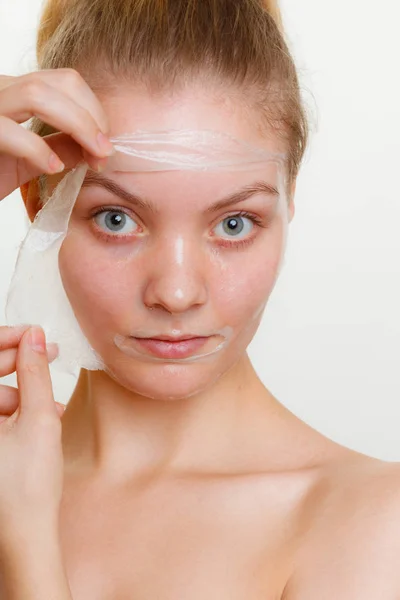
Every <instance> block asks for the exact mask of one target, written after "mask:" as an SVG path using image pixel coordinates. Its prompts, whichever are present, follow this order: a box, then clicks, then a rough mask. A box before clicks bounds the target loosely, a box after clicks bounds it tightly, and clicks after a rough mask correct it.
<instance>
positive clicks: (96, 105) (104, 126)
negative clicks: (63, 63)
mask: <svg viewBox="0 0 400 600" xmlns="http://www.w3.org/2000/svg"><path fill="white" fill-rule="evenodd" d="M29 75H30V76H33V75H35V76H39V77H41V78H43V81H45V82H46V83H47V84H48V85H51V86H53V87H56V88H58V89H60V90H62V91H63V92H64V94H66V95H67V96H69V98H70V99H71V100H74V101H75V102H77V103H78V104H79V105H80V106H82V108H85V109H86V110H87V111H88V112H89V113H90V114H91V115H92V117H93V119H94V120H95V121H96V123H97V126H98V128H99V129H100V131H102V132H103V133H104V134H106V135H107V134H108V133H109V120H108V117H107V114H106V112H105V110H104V108H103V105H102V104H101V102H100V100H99V98H98V97H97V96H96V94H95V93H94V91H93V90H92V89H91V87H90V86H89V84H88V83H87V82H86V81H85V79H84V78H83V77H82V75H81V74H80V73H79V72H78V71H76V70H75V69H68V68H66V69H43V70H42V71H38V72H37V73H35V74H28V76H29Z"/></svg>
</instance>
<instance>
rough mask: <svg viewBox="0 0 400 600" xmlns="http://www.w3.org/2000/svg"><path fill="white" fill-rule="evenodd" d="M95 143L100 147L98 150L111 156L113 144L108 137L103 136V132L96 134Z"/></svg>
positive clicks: (113, 150)
mask: <svg viewBox="0 0 400 600" xmlns="http://www.w3.org/2000/svg"><path fill="white" fill-rule="evenodd" d="M97 145H98V147H99V149H100V152H102V153H103V154H105V155H106V156H111V155H112V154H114V153H115V149H114V146H113V145H112V143H111V142H110V140H109V139H108V137H107V136H105V135H104V133H101V131H100V132H99V133H98V134H97Z"/></svg>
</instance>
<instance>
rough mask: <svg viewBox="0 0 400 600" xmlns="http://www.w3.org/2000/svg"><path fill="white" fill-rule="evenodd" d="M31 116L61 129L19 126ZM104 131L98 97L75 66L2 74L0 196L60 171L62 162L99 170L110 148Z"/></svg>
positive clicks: (106, 127)
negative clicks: (47, 130)
mask: <svg viewBox="0 0 400 600" xmlns="http://www.w3.org/2000/svg"><path fill="white" fill-rule="evenodd" d="M33 116H36V117H39V118H40V119H41V120H42V121H44V122H45V123H47V124H48V125H51V126H52V127H54V128H55V129H57V130H59V131H60V132H61V133H55V134H52V135H48V136H46V137H44V138H41V137H40V136H38V135H36V134H35V133H33V132H32V131H29V130H27V129H25V127H22V126H21V125H20V124H21V123H24V122H25V121H28V120H29V119H30V118H32V117H33ZM108 131H109V125H108V119H107V116H106V114H105V112H104V109H103V107H102V105H101V103H100V101H99V99H98V98H97V96H96V95H95V94H94V92H93V91H92V90H91V88H90V87H89V85H88V84H87V83H86V81H85V80H84V79H83V78H82V76H81V75H80V74H79V73H78V72H77V71H75V70H73V69H49V70H43V71H37V72H34V73H28V74H26V75H21V76H19V77H11V76H8V75H0V200H2V199H3V198H5V197H6V196H8V194H10V193H11V192H13V191H14V190H15V189H17V188H18V187H20V186H21V185H23V184H24V183H27V182H28V181H30V180H32V179H34V178H35V177H38V176H39V175H42V174H45V173H46V174H49V175H52V174H55V173H59V172H61V171H62V170H63V165H62V164H60V163H64V166H65V168H67V169H71V168H73V167H75V166H76V165H77V164H78V163H79V162H80V161H81V160H82V159H84V160H85V161H86V162H87V163H88V164H89V166H90V167H91V168H92V169H94V170H98V167H99V165H101V166H103V165H104V164H105V163H106V162H107V157H108V156H110V155H111V154H112V152H113V148H112V144H111V142H110V141H109V140H108V138H107V134H108ZM60 159H61V160H60Z"/></svg>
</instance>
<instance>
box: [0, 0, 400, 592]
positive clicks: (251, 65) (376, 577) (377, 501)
mask: <svg viewBox="0 0 400 600" xmlns="http://www.w3.org/2000/svg"><path fill="white" fill-rule="evenodd" d="M38 60H39V65H40V67H41V69H43V70H42V71H39V72H38V73H31V74H28V75H25V76H22V77H16V78H12V77H2V78H1V81H0V115H2V116H1V117H0V132H1V133H0V151H1V152H2V155H1V161H0V165H1V171H0V173H1V178H0V186H1V187H0V197H5V196H6V195H8V194H9V193H10V192H11V191H12V190H14V189H16V188H17V187H18V186H21V189H22V193H23V197H24V200H25V203H26V208H27V211H28V214H29V216H30V218H31V219H32V220H33V219H34V217H35V215H36V214H37V212H38V210H39V209H40V207H41V206H42V204H43V203H44V202H45V200H46V196H47V195H49V194H51V191H52V190H53V189H54V187H55V185H56V183H57V182H58V181H59V180H60V179H61V178H62V177H63V175H64V173H63V171H64V168H65V169H67V170H68V169H71V168H73V167H74V166H75V165H76V164H77V163H78V162H79V161H80V160H81V158H82V156H83V157H84V158H85V160H86V161H87V162H88V164H89V166H90V167H91V171H90V172H89V173H90V176H89V179H88V181H87V185H85V186H84V187H83V188H82V190H81V193H80V195H79V197H78V200H77V203H76V206H75V208H74V212H73V215H72V217H71V218H72V220H74V226H75V229H74V233H77V235H74V236H71V238H68V240H67V243H66V244H64V245H63V247H62V250H61V253H60V271H61V275H62V279H63V283H64V286H65V289H66V292H67V295H68V298H69V300H70V302H71V305H72V307H73V309H74V312H75V315H76V317H77V319H78V321H79V323H80V325H81V327H82V330H83V331H84V333H85V335H86V337H87V338H88V340H89V341H90V343H91V345H92V346H93V347H94V348H95V349H96V350H98V351H99V352H100V354H101V356H102V357H103V359H104V361H105V363H106V366H107V369H106V370H104V371H86V370H82V371H81V373H80V376H79V379H78V383H77V386H76V389H75V391H74V393H73V395H72V398H71V400H70V402H69V403H68V406H67V409H66V411H65V414H64V415H63V416H62V419H61V418H60V416H61V414H62V411H61V409H57V410H56V409H55V404H54V401H53V397H52V393H51V382H50V377H49V372H48V361H51V360H52V359H54V357H55V356H56V350H55V349H54V348H52V347H50V348H48V350H47V354H46V350H45V345H44V344H45V340H44V336H43V332H42V331H41V329H40V328H37V327H35V328H29V327H26V328H22V329H14V328H6V327H4V328H2V329H1V334H0V335H1V341H0V344H1V348H2V349H3V350H2V355H1V359H0V360H1V362H0V368H1V372H2V375H6V374H8V373H11V372H13V371H14V370H16V371H17V376H18V385H19V393H18V395H17V392H16V391H13V390H10V389H4V390H3V391H2V395H1V402H2V413H3V421H2V423H1V424H0V425H1V430H0V449H1V451H0V456H1V461H0V482H1V483H0V485H1V489H2V496H1V499H0V524H1V528H0V531H1V535H0V575H1V585H2V595H1V594H0V597H4V598H7V600H8V599H10V600H11V599H13V600H14V599H17V598H18V599H22V598H23V599H24V600H30V599H34V598H35V599H36V598H41V599H42V598H54V599H57V600H58V599H62V600H64V599H71V598H73V599H74V600H80V599H86V598H99V599H103V598H104V599H106V598H113V599H114V598H124V599H125V598H126V599H128V598H129V599H131V598H132V599H133V598H160V599H163V600H164V599H165V600H167V599H174V600H175V599H176V598H184V599H185V600H189V599H190V600H194V599H198V598H199V599H200V598H201V599H202V600H203V599H204V598H207V599H214V598H215V599H217V598H218V600H223V599H227V600H228V599H229V600H234V599H238V600H239V599H240V600H242V599H243V600H244V599H246V600H248V599H251V600H253V599H254V600H256V599H260V600H261V599H262V600H273V599H277V598H285V599H289V600H300V599H303V598H304V599H305V598H306V599H307V600H314V599H315V600H317V599H318V600H321V599H322V598H324V599H332V600H333V599H335V600H336V599H338V598H340V599H341V600H347V599H348V600H355V599H357V598H360V599H362V600H367V599H371V600H372V599H374V600H376V599H377V598H385V599H386V598H395V597H397V595H398V594H399V588H400V581H399V579H400V578H399V576H398V575H397V569H396V564H395V563H396V561H397V552H396V551H397V550H398V546H399V544H398V541H397V540H398V539H399V535H398V531H397V530H398V528H399V525H398V523H399V519H398V516H397V513H398V508H397V506H398V504H399V503H398V500H399V496H400V492H399V491H398V490H399V484H398V481H399V475H398V471H399V470H398V467H397V465H396V464H389V463H384V462H382V461H378V460H375V459H371V458H369V457H366V456H363V455H361V454H359V453H356V452H353V451H351V450H349V449H347V448H344V447H342V446H340V445H338V444H336V443H334V442H332V441H331V440H329V439H327V438H325V437H324V436H322V435H321V434H319V433H318V432H316V431H314V430H313V429H312V428H310V427H309V426H307V425H306V424H305V423H303V422H302V421H301V420H300V419H298V418H296V417H295V416H294V415H293V414H292V413H291V412H290V411H288V410H287V409H286V408H285V407H283V406H282V405H281V404H280V403H279V401H278V400H277V399H276V398H274V397H273V395H272V394H271V393H270V392H269V391H268V390H267V389H266V388H265V386H264V385H263V384H262V383H261V381H260V380H259V378H258V377H257V375H256V373H255V371H254V369H253V368H252V365H251V363H250V361H249V358H248V356H247V353H246V348H247V346H248V344H249V343H250V341H251V339H252V337H253V336H254V334H255V331H256V329H257V326H258V324H259V320H260V318H261V315H260V314H258V313H256V314H258V317H257V318H256V319H255V318H254V314H255V312H256V309H257V307H259V306H260V305H262V304H263V303H264V304H265V303H266V302H267V300H268V297H269V295H270V293H271V291H272V289H273V286H274V283H275V280H276V275H277V273H278V268H279V258H280V256H279V250H280V243H281V240H277V242H276V245H275V246H274V247H273V248H272V249H271V248H270V247H269V254H268V260H267V259H266V254H265V250H266V248H267V244H268V243H269V242H268V239H269V238H268V226H267V223H266V221H267V218H266V216H265V214H264V213H263V209H262V203H261V205H260V197H261V196H262V194H260V193H258V194H256V193H255V194H253V195H252V196H250V197H248V198H247V199H246V200H245V201H244V202H243V203H241V204H240V205H239V204H236V205H231V206H229V207H225V208H224V209H220V210H219V211H217V212H215V213H213V216H212V217H211V216H210V214H209V209H210V206H211V205H212V204H213V203H214V202H215V201H216V200H218V199H219V198H220V196H221V195H224V194H225V193H226V192H227V191H228V190H225V188H224V190H222V189H219V188H218V189H217V187H216V186H213V185H212V184H211V183H210V185H209V187H208V188H207V187H206V191H205V189H204V188H203V187H201V186H198V185H197V179H196V177H195V175H194V174H193V173H190V174H182V173H179V172H175V173H172V174H171V173H167V174H166V173H157V174H151V175H149V176H148V177H146V174H144V175H143V174H142V175H141V176H140V177H141V178H139V176H138V175H136V174H129V175H121V174H115V175H114V177H113V180H112V181H111V185H110V182H109V181H108V183H107V182H106V179H105V178H104V176H103V175H101V171H102V170H104V167H105V166H106V165H107V160H108V159H107V156H109V155H110V153H111V152H112V146H111V144H110V142H109V141H107V138H109V137H112V136H114V135H116V134H118V133H121V132H124V131H135V130H136V129H154V130H160V129H182V128H189V129H193V128H194V129H197V128H198V129H212V130H217V131H221V132H224V133H228V134H231V135H234V136H235V137H237V138H240V139H243V140H246V141H251V142H252V143H256V144H257V145H258V146H260V147H263V148H267V149H268V150H270V151H271V152H282V151H283V152H285V153H286V154H287V156H288V157H289V160H288V163H287V176H288V182H289V198H288V212H287V218H288V222H290V221H291V220H292V218H293V216H294V190H295V182H296V176H297V173H298V170H299V167H300V163H301V160H302V156H303V153H304V150H305V147H306V142H307V122H306V119H305V113H304V108H303V106H302V103H301V99H300V93H299V87H298V80H297V74H296V70H295V67H294V63H293V60H292V58H291V56H290V53H289V51H288V48H287V46H286V44H285V42H284V39H283V37H282V33H281V21H280V18H279V10H278V7H277V6H276V5H274V4H273V3H272V2H271V3H270V2H268V3H265V2H264V3H263V2H262V0H235V2H232V1H230V0H213V1H211V0H190V1H189V0H174V1H173V2H167V1H163V2H161V1H160V0H118V1H115V2H113V3H110V2H109V0H93V1H91V2H88V0H74V1H73V2H72V3H71V2H70V3H68V5H67V4H66V3H64V2H63V1H62V0H50V1H49V2H48V4H47V6H46V9H45V12H44V14H43V17H42V25H41V28H40V31H39V36H38ZM33 115H34V116H35V119H34V123H33V126H32V131H25V130H23V129H22V128H20V127H18V125H17V123H21V122H23V121H25V120H27V119H28V118H29V117H31V116H33ZM44 136H46V138H45V140H44V139H43V137H44ZM58 157H59V158H60V159H61V161H62V162H63V163H64V164H60V163H59V161H58ZM96 171H97V173H95V172H96ZM99 172H100V174H99ZM235 176H236V175H235ZM246 178H247V179H246ZM210 181H211V180H210ZM232 181H233V180H232ZM240 181H241V184H243V183H247V185H249V184H250V183H251V182H252V180H251V179H249V178H248V175H247V174H246V173H245V172H244V173H241V174H240ZM236 184H237V182H236V183H235V185H236ZM231 188H232V182H231ZM138 189H140V192H141V195H142V196H143V198H146V201H147V203H148V204H149V203H151V207H152V208H151V209H150V208H149V206H147V208H146V207H145V206H144V203H143V202H142V205H141V206H139V207H137V206H136V207H135V209H134V210H133V208H132V206H133V204H132V199H131V200H128V198H127V193H126V192H129V193H130V194H131V195H132V193H133V192H135V194H136V193H137V191H138ZM230 191H231V192H232V191H235V189H230ZM222 192H224V194H222ZM136 204H137V202H136ZM110 215H114V217H115V216H117V217H118V219H117V220H123V222H124V224H128V229H129V232H128V234H127V237H126V238H124V240H123V243H122V241H121V239H122V238H121V239H118V235H115V232H111V230H110V227H109V224H110V221H107V219H106V220H104V219H103V218H100V217H105V216H108V217H109V216H110ZM206 215H208V216H207V217H206ZM107 223H108V225H107ZM224 224H227V226H228V228H227V229H226V228H225V226H224ZM237 226H239V229H240V234H241V233H242V232H243V231H244V232H245V233H244V235H242V237H241V238H239V239H240V242H241V243H240V244H239V242H238V240H234V241H232V239H229V238H232V237H236V235H237V233H236V231H235V230H236V228H237ZM107 227H108V230H107ZM221 227H222V230H221ZM232 232H233V233H234V236H230V233H232ZM143 240H145V241H146V243H148V246H146V248H145V250H143V251H140V252H138V255H137V258H135V259H134V260H133V262H130V263H129V265H130V268H129V270H127V269H125V270H124V268H123V267H121V268H120V270H119V271H118V272H117V273H116V270H115V261H114V260H113V259H112V257H113V256H114V255H115V254H117V253H118V252H119V251H120V248H121V247H122V246H123V244H127V245H128V246H129V247H130V248H135V247H136V246H135V245H139V244H140V243H142V241H143ZM227 240H228V241H227ZM178 246H179V260H178V259H177V253H178V250H177V248H178ZM124 264H125V263H124ZM221 265H223V267H224V268H220V267H221ZM121 281H122V282H124V285H121ZM249 290H250V291H251V293H249ZM132 319H133V321H132ZM132 323H134V325H135V326H136V327H142V328H144V329H146V328H147V329H152V330H155V331H158V332H160V334H161V333H162V334H163V336H166V335H167V336H168V332H172V331H174V330H176V329H179V330H181V331H183V332H184V333H185V334H189V333H193V332H197V333H201V332H204V331H210V330H212V331H217V330H219V329H220V327H222V326H225V325H228V326H229V327H230V328H231V330H232V331H233V337H232V340H233V341H232V342H231V343H230V345H229V346H227V349H226V350H224V351H221V352H219V353H217V354H216V358H215V360H213V361H210V362H208V363H202V364H201V365H199V364H191V363H182V364H179V365H176V364H173V365H171V363H169V362H168V361H167V360H165V361H163V360H159V361H157V362H154V361H152V360H151V355H152V350H151V347H152V348H153V351H154V347H155V346H156V347H157V348H158V352H159V353H160V352H161V353H162V352H166V353H168V352H171V351H175V350H176V349H177V347H178V345H179V342H178V341H176V339H175V341H174V340H173V339H171V338H173V336H172V335H171V334H170V335H169V336H168V337H169V338H170V341H169V342H167V341H165V340H164V341H161V342H160V341H158V342H157V341H155V340H154V339H153V340H147V341H146V340H145V341H143V340H142V341H141V342H138V343H141V344H142V346H143V345H144V346H146V344H147V350H146V349H144V350H143V354H142V357H141V359H140V360H139V359H137V358H135V356H133V354H132V355H128V354H122V353H121V352H120V351H119V349H118V348H116V347H115V345H113V344H111V343H110V337H109V335H108V334H109V332H110V331H111V330H113V331H114V330H118V331H127V330H128V329H129V328H130V327H131V326H132ZM249 323H250V326H249ZM181 337H182V336H181ZM213 337H214V336H210V338H213ZM217 342H218V340H216V339H209V340H208V342H207V343H209V344H210V345H211V346H212V345H213V344H214V345H215V344H217ZM135 343H136V342H135ZM214 347H215V346H214ZM28 510H30V512H29V514H28V513H27V511H28Z"/></svg>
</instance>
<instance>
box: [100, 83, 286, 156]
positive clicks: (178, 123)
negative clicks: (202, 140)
mask: <svg viewBox="0 0 400 600" xmlns="http://www.w3.org/2000/svg"><path fill="white" fill-rule="evenodd" d="M96 93H97V95H98V96H99V98H100V100H101V102H102V105H103V107H104V110H105V112H106V114H107V116H108V119H109V123H110V136H111V137H114V136H118V135H121V134H124V133H133V132H134V131H136V130H138V129H144V130H150V131H151V130H153V131H168V130H172V129H181V130H182V129H185V130H192V131H196V130H205V129H207V130H213V131H217V132H221V133H225V134H228V135H231V136H233V137H235V138H238V139H241V140H243V141H245V142H247V143H250V144H252V145H255V146H258V147H260V148H263V149H265V150H267V151H269V152H271V153H283V152H285V145H284V141H283V140H282V138H281V136H278V135H277V133H276V132H273V131H272V129H271V128H270V127H268V125H267V124H266V123H265V117H264V118H263V115H261V114H260V111H259V110H256V109H255V108H253V107H252V106H251V105H250V104H249V102H248V101H247V100H246V98H245V96H244V94H243V91H242V92H238V91H233V90H229V92H227V91H226V90H225V91H224V90H220V89H218V88H215V87H208V88H207V87H206V88H205V87H204V86H200V85H199V84H191V85H189V84H188V85H186V86H185V87H184V88H180V89H179V90H175V91H173V92H172V91H168V92H166V91H165V92H157V93H155V92H150V91H149V89H148V87H147V86H144V85H139V84H136V83H135V84H133V83H132V84H123V85H118V86H115V87H113V88H110V89H108V90H107V91H106V90H103V91H100V92H99V91H97V92H96Z"/></svg>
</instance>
